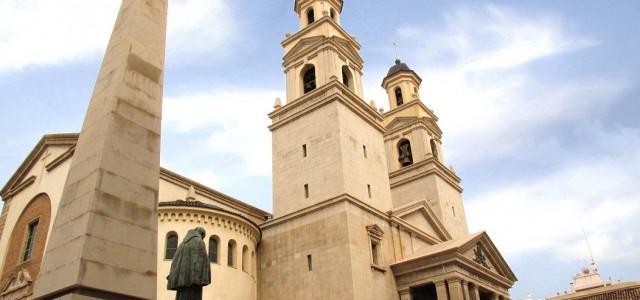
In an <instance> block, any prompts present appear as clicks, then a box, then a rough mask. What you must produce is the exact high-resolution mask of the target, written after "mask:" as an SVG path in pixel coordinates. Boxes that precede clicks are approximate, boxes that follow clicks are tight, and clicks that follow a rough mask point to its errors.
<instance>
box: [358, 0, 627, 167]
mask: <svg viewBox="0 0 640 300" xmlns="http://www.w3.org/2000/svg"><path fill="white" fill-rule="evenodd" d="M479 24H482V25H479ZM569 27H570V26H567V25H566V24H564V23H563V22H562V20H561V19H560V18H558V17H554V16H548V15H532V14H527V15H524V14H520V13H518V12H517V11H513V10H510V9H507V8H504V7H500V6H495V5H484V6H473V7H469V6H461V7H458V8H457V9H455V10H454V11H453V12H451V13H447V14H446V15H445V16H444V28H436V27H429V26H422V27H421V26H415V25H412V26H406V27H402V28H400V29H398V35H399V37H400V39H401V40H402V41H403V44H404V45H405V47H407V48H409V49H412V50H413V49H415V51H413V54H412V55H410V57H409V58H408V59H407V61H408V62H409V65H410V66H411V67H413V69H414V70H416V71H417V72H418V73H419V74H420V75H421V76H422V78H423V79H424V81H423V86H422V89H421V97H422V101H423V102H425V103H426V104H427V106H429V107H430V108H432V109H434V111H435V112H436V114H437V115H438V116H439V117H440V126H441V128H442V129H443V130H444V132H445V143H446V148H447V150H448V151H447V158H448V160H449V161H451V162H455V163H456V164H465V163H467V162H471V161H477V160H479V159H486V158H490V157H499V156H501V155H505V154H507V153H509V152H510V151H513V150H514V149H516V148H518V147H522V145H523V144H526V143H527V142H531V140H532V139H533V138H535V137H536V133H537V132H536V131H538V130H539V129H540V128H542V127H544V126H547V125H550V124H553V123H554V122H559V121H567V120H572V119H580V118H586V117H588V116H589V115H590V114H591V113H593V112H594V111H597V108H600V107H603V106H606V105H608V104H610V103H611V101H614V100H615V99H616V97H617V96H619V95H620V93H621V92H623V91H625V89H626V88H627V87H628V84H627V82H625V81H624V80H619V79H617V78H580V79H573V80H562V79H559V80H557V81H556V82H554V83H546V84H545V83H540V82H541V81H544V80H540V79H539V78H533V76H532V74H531V72H530V69H529V68H528V67H529V66H531V65H532V64H533V63H537V62H542V61H543V60H544V59H548V58H552V57H557V56H559V55H562V54H567V53H571V52H575V51H578V50H582V49H585V48H588V47H593V46H596V45H598V42H597V41H595V40H594V39H592V38H589V37H583V36H580V35H576V34H572V33H571V32H568V29H566V28H569ZM366 84H367V87H368V91H369V92H372V94H371V95H373V96H374V98H375V99H378V101H379V102H380V103H379V104H382V105H384V106H387V100H386V99H387V96H386V94H385V93H384V91H382V90H381V89H379V87H378V86H379V83H378V82H370V81H367V82H366ZM381 99H384V101H380V100H381ZM538 133H539V132H538ZM488 145H490V146H488Z"/></svg>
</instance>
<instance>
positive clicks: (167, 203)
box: [158, 199, 260, 230]
mask: <svg viewBox="0 0 640 300" xmlns="http://www.w3.org/2000/svg"><path fill="white" fill-rule="evenodd" d="M158 206H159V207H195V208H204V209H210V210H214V211H220V212H224V213H228V214H230V215H234V216H236V217H239V218H241V219H243V220H245V221H247V222H249V224H252V225H254V226H255V227H256V228H258V230H260V227H259V226H258V224H256V223H255V222H253V221H251V220H250V219H249V218H247V217H245V216H243V215H241V214H239V213H235V212H232V211H230V210H226V209H224V208H222V207H219V206H217V205H213V204H208V203H204V202H201V201H198V200H193V201H186V200H181V199H178V200H174V201H165V202H160V203H158Z"/></svg>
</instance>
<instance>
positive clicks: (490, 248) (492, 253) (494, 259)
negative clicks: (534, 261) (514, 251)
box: [391, 231, 518, 282]
mask: <svg viewBox="0 0 640 300" xmlns="http://www.w3.org/2000/svg"><path fill="white" fill-rule="evenodd" d="M480 245H482V248H483V252H485V251H486V252H485V254H486V255H487V258H488V260H489V261H490V262H491V263H492V264H493V265H494V267H495V270H494V271H495V273H496V274H499V275H501V276H503V278H505V279H507V280H509V281H512V282H515V281H517V280H518V279H517V278H516V276H515V274H514V273H513V271H512V270H511V268H510V267H509V265H508V264H507V262H506V261H505V260H504V258H503V257H502V255H501V254H500V252H499V251H498V249H497V248H496V247H495V245H494V244H493V242H492V241H491V239H490V238H489V235H488V234H487V233H486V232H484V231H481V232H478V233H474V234H470V235H467V236H464V237H461V238H457V239H454V240H449V241H446V242H442V243H439V244H435V245H431V246H428V247H426V248H425V249H423V250H421V251H417V252H415V253H413V254H412V255H410V256H408V257H406V258H404V259H403V260H401V261H398V262H396V263H393V264H392V265H391V267H392V269H394V268H399V267H400V268H403V266H405V267H406V266H413V265H415V264H416V263H418V264H421V263H423V262H427V261H429V259H431V258H433V257H440V256H443V255H448V254H451V253H457V255H462V254H463V253H464V252H465V251H471V250H469V249H471V248H473V247H474V246H476V247H480ZM394 272H395V270H394Z"/></svg>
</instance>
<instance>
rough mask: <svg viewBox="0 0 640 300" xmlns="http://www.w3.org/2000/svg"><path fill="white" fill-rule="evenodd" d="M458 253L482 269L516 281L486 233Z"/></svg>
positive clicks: (464, 246)
mask: <svg viewBox="0 0 640 300" xmlns="http://www.w3.org/2000/svg"><path fill="white" fill-rule="evenodd" d="M458 253H460V254H462V256H464V257H465V258H467V259H468V260H470V261H471V262H473V263H474V264H476V265H477V266H479V267H481V268H484V269H487V270H490V271H493V272H495V273H497V274H499V275H501V276H503V277H505V278H508V279H511V280H514V281H515V280H516V277H515V275H514V274H513V272H512V271H511V269H510V268H509V266H508V264H507V262H506V261H505V260H504V258H503V257H502V255H501V254H500V252H499V251H498V249H497V248H496V246H495V245H494V244H493V242H492V241H491V239H490V238H489V235H488V234H487V233H486V232H482V233H481V234H479V235H478V236H477V237H476V238H474V239H472V240H470V241H469V242H467V243H465V244H464V245H463V246H461V247H460V248H459V249H458Z"/></svg>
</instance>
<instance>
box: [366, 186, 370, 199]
mask: <svg viewBox="0 0 640 300" xmlns="http://www.w3.org/2000/svg"><path fill="white" fill-rule="evenodd" d="M367 193H369V199H371V185H370V184H367Z"/></svg>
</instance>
